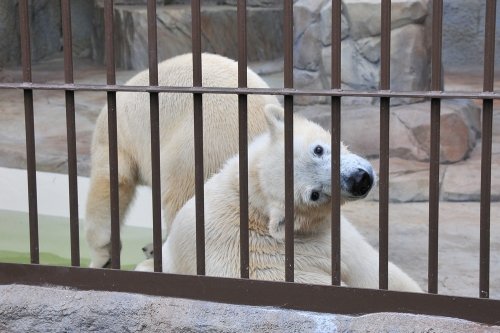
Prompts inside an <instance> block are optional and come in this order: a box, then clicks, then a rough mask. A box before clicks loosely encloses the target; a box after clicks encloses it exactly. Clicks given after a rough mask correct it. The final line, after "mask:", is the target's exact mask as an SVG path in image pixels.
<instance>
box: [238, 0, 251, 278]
mask: <svg viewBox="0 0 500 333" xmlns="http://www.w3.org/2000/svg"><path fill="white" fill-rule="evenodd" d="M246 20H247V12H246V0H238V87H239V88H246V87H247V21H246ZM247 105H248V104H247V95H245V94H238V123H239V159H240V160H239V172H240V271H241V277H242V278H244V279H248V278H249V277H250V276H249V264H250V254H249V243H248V122H247V118H248V117H247Z"/></svg>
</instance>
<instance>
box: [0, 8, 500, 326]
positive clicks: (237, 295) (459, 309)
mask: <svg viewBox="0 0 500 333" xmlns="http://www.w3.org/2000/svg"><path fill="white" fill-rule="evenodd" d="M61 9H62V10H61V12H62V28H63V42H64V77H65V83H64V84H51V83H43V84H40V83H32V79H31V58H30V27H29V10H28V0H20V1H19V17H20V34H21V48H22V69H23V79H22V81H23V82H17V83H0V89H20V90H23V92H24V106H25V122H26V147H27V176H28V198H29V230H30V231H29V232H30V258H31V260H30V261H31V264H7V263H0V283H1V284H8V283H24V284H33V285H43V284H53V285H61V286H70V287H75V288H79V289H94V290H108V291H122V292H135V293H144V294H150V295H157V296H171V297H181V298H192V299H198V300H207V301H215V302H227V303H235V304H248V305H261V306H278V307H286V308H290V309H302V310H309V311H319V312H330V313H338V314H361V313H372V312H408V313H417V314H430V315H444V316H450V317H457V318H463V319H469V320H473V321H478V322H483V323H488V324H498V323H499V322H500V300H494V299H490V298H489V274H490V269H489V262H490V244H489V241H490V202H491V200H490V199H491V198H490V197H491V194H490V193H491V146H492V114H493V101H494V100H495V99H500V95H498V94H497V93H495V92H494V89H493V81H494V54H495V20H496V10H495V9H496V0H487V6H486V20H485V46H484V84H483V91H482V92H478V93H473V92H444V91H442V88H441V87H442V76H441V72H442V67H441V49H442V20H443V1H442V0H433V2H432V51H431V52H432V57H431V63H432V73H431V89H430V90H429V91H411V92H393V91H391V90H390V89H391V87H390V31H391V1H390V0H381V71H380V87H379V90H374V91H344V90H341V78H340V67H341V48H340V42H341V1H340V0H332V46H331V47H332V58H331V59H332V60H331V61H332V63H331V65H332V77H331V89H326V90H313V89H300V90H298V89H294V88H293V1H292V0H285V1H284V37H283V38H284V40H283V43H284V88H283V89H273V88H269V89H254V88H247V85H246V83H247V82H246V81H247V78H246V68H247V50H246V36H247V32H246V1H245V0H238V2H237V19H238V59H237V60H238V88H219V87H203V86H202V81H201V7H200V0H192V1H191V14H192V51H193V86H192V87H173V86H159V85H158V67H157V66H158V58H157V36H156V31H157V30H156V0H148V1H147V10H148V43H149V49H148V54H149V84H150V85H149V86H125V85H117V84H116V80H115V61H114V46H113V35H114V31H113V1H112V0H105V2H104V18H105V47H106V66H107V80H106V81H107V84H106V85H91V84H75V83H74V81H73V59H72V38H71V17H70V0H61ZM33 90H60V91H65V97H66V121H67V141H68V176H69V195H70V226H71V228H70V235H71V236H70V237H71V267H54V266H47V265H40V264H39V246H38V212H37V187H36V161H35V136H34V113H33V112H34V110H33ZM75 91H103V92H106V94H107V105H108V130H109V163H110V178H111V185H110V192H111V200H110V201H111V202H110V206H111V242H112V258H111V268H112V269H89V268H82V267H79V266H80V253H79V247H80V244H79V231H78V224H79V221H78V198H77V180H76V179H77V178H76V176H77V171H76V170H77V168H76V167H77V162H76V161H77V159H76V157H77V156H76V134H75V100H74V92H75ZM117 91H138V92H144V93H149V95H150V116H151V156H152V171H153V172H152V180H153V181H152V183H153V186H152V188H153V240H154V253H155V258H154V269H155V273H147V272H129V271H120V270H119V268H120V240H119V232H120V230H119V228H120V227H119V214H118V204H119V201H118V199H119V198H118V173H117V170H118V169H117V168H118V167H119V166H118V158H117V127H116V112H117V111H118V112H119V110H116V92H117ZM160 93H186V94H192V95H193V100H194V114H195V118H194V129H195V138H194V139H195V164H196V169H195V179H196V190H195V195H196V198H197V200H196V244H197V275H196V276H183V275H175V274H165V273H161V268H162V267H161V245H162V244H161V242H162V238H161V199H160V160H159V151H160V150H159V99H158V97H159V94H160ZM214 93H216V94H236V95H238V104H239V111H238V112H239V113H238V114H239V126H240V132H239V149H240V154H239V158H240V175H242V177H241V179H240V186H241V187H240V192H241V194H240V207H241V215H240V232H241V237H240V238H241V244H240V252H241V258H240V263H241V278H240V279H229V278H217V277H207V276H204V274H205V262H204V257H205V253H204V246H203V245H201V244H204V242H205V239H204V238H205V235H204V201H203V137H202V99H203V95H204V94H214ZM251 94H264V95H265V94H271V95H282V96H284V108H285V198H286V200H285V225H286V227H285V229H286V230H285V247H286V257H285V265H286V268H285V269H286V276H285V282H269V281H256V280H251V279H249V268H248V267H249V244H248V178H247V177H248V166H247V164H248V157H247V154H248V151H247V144H248V142H247V113H246V111H247V96H248V95H251ZM298 95H316V96H329V98H330V99H331V115H332V121H331V126H332V142H331V145H332V168H331V169H332V192H333V193H332V198H333V200H332V263H331V264H332V272H333V274H332V285H331V286H318V285H309V284H298V283H293V280H294V248H293V215H294V211H293V209H294V208H293V159H292V156H293V150H292V149H293V146H292V145H293V143H292V138H293V128H292V124H293V98H294V96H298ZM343 96H354V97H377V98H379V99H380V172H379V173H380V174H379V191H380V192H379V198H380V199H379V224H380V225H379V243H380V245H379V255H380V257H379V289H378V290H370V289H358V288H349V287H340V273H341V272H340V256H341V248H340V182H339V177H338V175H339V174H340V144H341V142H340V110H341V103H340V102H341V98H342V97H343ZM393 97H423V98H429V99H430V100H431V110H430V123H431V140H430V142H431V146H430V156H431V158H430V182H429V183H430V185H429V257H428V292H427V293H423V294H415V293H408V292H395V291H390V290H387V289H388V241H389V239H388V206H389V195H388V194H389V182H388V180H389V120H390V100H391V98H393ZM453 98H465V99H479V100H482V101H483V108H482V114H483V116H482V157H481V203H480V276H479V280H480V281H479V292H478V294H479V297H478V298H467V297H455V296H444V295H439V294H438V227H439V219H438V215H439V169H440V165H439V142H440V106H441V100H442V99H453Z"/></svg>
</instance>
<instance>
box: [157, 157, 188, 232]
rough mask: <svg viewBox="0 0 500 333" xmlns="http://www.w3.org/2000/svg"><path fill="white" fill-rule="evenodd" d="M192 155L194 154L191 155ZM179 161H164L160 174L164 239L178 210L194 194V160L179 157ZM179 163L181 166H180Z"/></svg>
mask: <svg viewBox="0 0 500 333" xmlns="http://www.w3.org/2000/svg"><path fill="white" fill-rule="evenodd" d="M193 157H194V156H193ZM179 160H180V161H181V162H180V163H179V162H178V161H176V162H177V163H173V162H174V161H168V160H167V161H165V162H164V164H163V165H164V169H163V170H165V171H164V174H163V175H162V177H163V181H162V186H164V187H163V188H162V196H161V204H162V208H163V223H164V226H165V229H166V233H165V237H164V240H165V239H166V238H167V237H168V233H169V231H170V229H171V227H172V222H173V221H174V218H175V216H176V215H177V213H178V212H179V210H180V209H181V208H182V206H184V204H185V203H186V202H187V201H188V200H189V199H190V198H191V197H192V196H193V195H194V192H195V184H194V177H195V176H194V166H193V165H194V160H193V161H191V160H190V159H189V158H183V157H180V158H179ZM179 165H181V166H182V167H180V166H179Z"/></svg>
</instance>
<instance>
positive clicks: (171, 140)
mask: <svg viewBox="0 0 500 333" xmlns="http://www.w3.org/2000/svg"><path fill="white" fill-rule="evenodd" d="M192 73H193V67H192V55H191V54H185V55H181V56H177V57H175V58H171V59H169V60H166V61H164V62H162V63H160V64H159V66H158V76H159V84H160V85H164V86H185V87H189V86H192ZM148 78H149V77H148V71H143V72H141V73H139V74H137V75H136V76H135V77H133V78H132V79H130V80H129V81H128V82H127V85H136V86H140V85H148V82H149V80H148ZM202 78H203V82H202V83H203V86H205V87H237V86H238V81H237V80H238V64H237V63H236V62H235V61H233V60H230V59H228V58H225V57H222V56H219V55H214V54H203V55H202ZM247 80H248V81H247V82H248V87H251V88H268V85H267V84H266V83H265V82H264V81H263V80H262V79H261V78H260V77H259V76H258V75H257V74H255V73H254V72H253V71H251V70H250V69H249V70H248V71H247ZM116 98H117V131H118V177H119V199H120V202H119V209H120V212H119V216H120V221H123V219H124V217H125V214H126V212H127V208H128V207H129V205H130V202H131V201H132V199H133V196H134V192H135V187H136V186H137V185H138V184H144V185H149V186H151V148H150V147H151V142H150V133H151V132H150V120H149V119H150V118H149V95H148V94H147V93H139V92H118V93H117V96H116ZM159 103H160V147H161V148H160V155H161V156H160V160H161V200H162V208H163V213H164V224H165V226H166V228H167V232H168V229H169V228H170V224H171V221H172V220H173V217H174V216H175V214H176V213H177V211H178V210H179V209H180V208H181V207H182V205H183V204H184V203H185V202H186V201H187V200H188V199H189V198H190V197H191V196H193V194H194V187H195V186H194V143H193V142H194V134H193V131H194V129H193V96H192V95H191V94H186V93H161V94H160V98H159ZM266 104H276V105H279V102H278V100H277V98H276V97H275V96H270V95H269V96H258V95H249V96H248V137H249V140H250V139H252V138H254V137H255V136H256V135H257V134H260V133H262V132H263V131H264V130H265V129H266V128H267V126H266V121H265V117H264V106H265V105H266ZM203 136H204V176H205V179H206V178H207V177H208V176H210V175H212V174H213V173H214V172H216V171H218V170H219V169H220V167H221V166H222V164H223V163H224V161H226V160H227V159H228V158H229V157H230V156H232V155H233V154H235V153H236V152H237V151H238V97H237V96H236V95H229V94H205V95H203ZM91 156H92V157H91V159H92V165H91V178H90V188H89V192H88V199H87V207H86V217H85V237H86V241H87V243H88V245H89V249H90V256H91V263H90V267H103V266H106V265H107V264H109V260H110V250H111V247H110V238H111V226H110V207H109V202H110V200H109V196H110V193H109V183H110V180H109V164H108V123H107V108H106V107H105V108H104V109H103V110H102V111H101V113H100V115H99V117H98V118H97V123H96V128H95V131H94V135H93V140H92V149H91Z"/></svg>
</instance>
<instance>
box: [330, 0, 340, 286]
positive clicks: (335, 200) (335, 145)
mask: <svg viewBox="0 0 500 333" xmlns="http://www.w3.org/2000/svg"><path fill="white" fill-rule="evenodd" d="M341 10H342V4H341V1H340V0H333V2H332V89H340V88H341V77H340V74H341V73H340V59H341V47H340V43H341V40H342V38H341V22H342V15H341V14H342V13H341ZM331 102H332V142H331V145H332V284H333V285H335V286H340V281H341V278H340V242H341V237H340V232H341V230H340V201H341V198H340V120H341V115H340V112H341V107H340V102H341V100H340V96H332V98H331Z"/></svg>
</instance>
